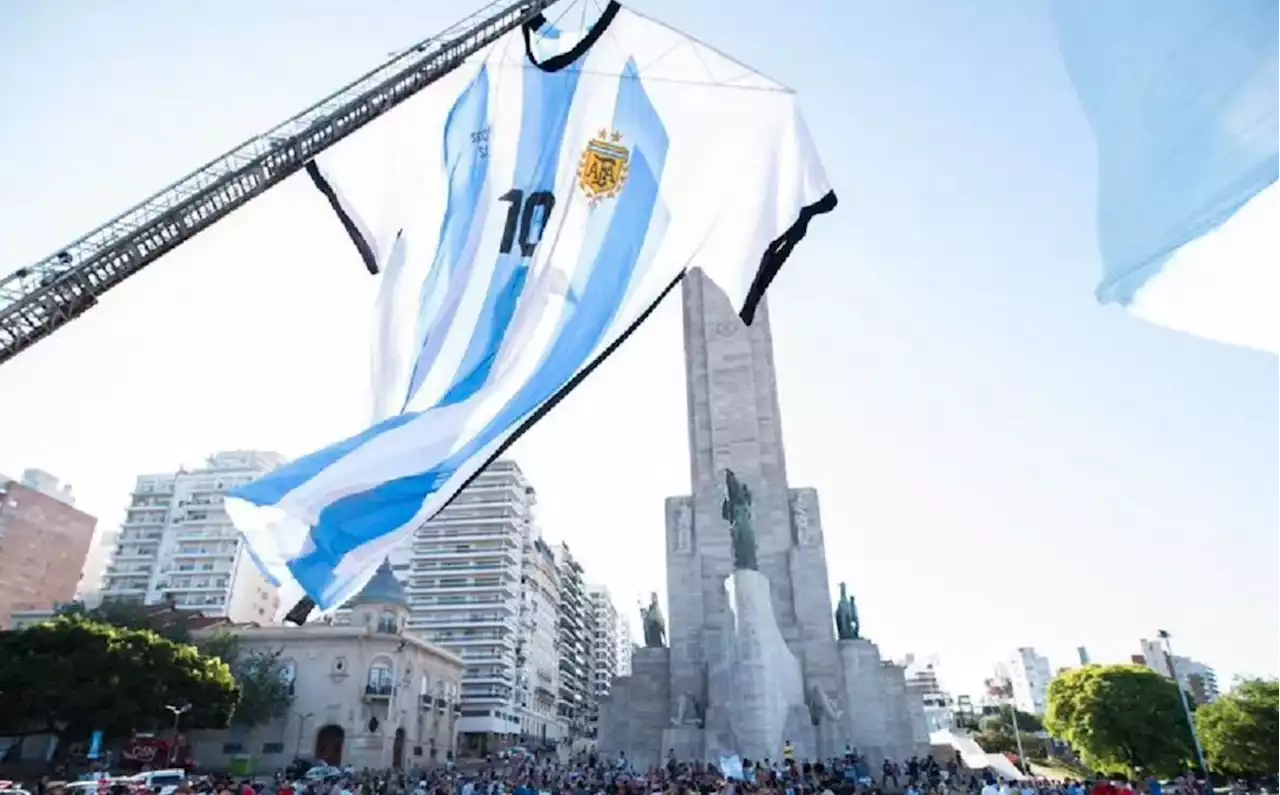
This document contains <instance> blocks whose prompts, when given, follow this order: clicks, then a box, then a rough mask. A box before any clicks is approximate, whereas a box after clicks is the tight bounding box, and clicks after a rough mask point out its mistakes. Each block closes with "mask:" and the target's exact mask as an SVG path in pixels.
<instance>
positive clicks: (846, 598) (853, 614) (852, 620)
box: [836, 583, 862, 640]
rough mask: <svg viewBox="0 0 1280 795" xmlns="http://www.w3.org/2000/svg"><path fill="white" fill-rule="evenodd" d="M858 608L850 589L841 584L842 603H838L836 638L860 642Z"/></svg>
mask: <svg viewBox="0 0 1280 795" xmlns="http://www.w3.org/2000/svg"><path fill="white" fill-rule="evenodd" d="M860 628H861V627H860V626H859V624H858V606H857V605H856V604H855V603H854V601H853V597H852V596H850V595H849V591H848V588H846V587H845V584H844V583H840V601H839V602H837V603H836V637H838V638H840V640H858V639H859V638H861V637H862V635H861V634H860V633H859V629H860Z"/></svg>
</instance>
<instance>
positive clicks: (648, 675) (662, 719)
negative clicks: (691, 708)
mask: <svg viewBox="0 0 1280 795" xmlns="http://www.w3.org/2000/svg"><path fill="white" fill-rule="evenodd" d="M670 711H671V658H670V653H669V651H668V650H667V649H665V648H643V649H636V651H635V653H634V654H633V655H632V657H631V675H630V676H624V677H621V678H618V679H615V680H613V689H612V690H611V691H610V693H609V695H608V696H606V697H605V698H604V700H603V701H602V702H601V704H600V735H599V736H600V739H599V742H597V744H596V749H597V750H598V751H599V753H601V754H603V755H605V756H608V757H612V758H615V759H616V758H617V757H618V756H619V755H620V754H625V755H626V757H627V758H628V759H629V760H630V761H631V764H632V765H633V766H634V767H635V768H636V769H637V770H648V769H649V768H650V767H654V766H657V765H660V764H662V762H663V761H664V760H665V758H666V757H665V754H666V748H664V747H663V742H664V741H665V740H664V737H663V734H664V730H666V729H669V728H671V715H670ZM677 753H678V749H677Z"/></svg>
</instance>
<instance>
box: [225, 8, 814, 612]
mask: <svg viewBox="0 0 1280 795" xmlns="http://www.w3.org/2000/svg"><path fill="white" fill-rule="evenodd" d="M446 82H447V83H448V85H445V86H439V85H438V86H434V87H433V88H432V89H431V90H428V91H426V92H424V93H423V94H422V95H420V96H419V97H415V98H414V99H412V100H410V101H409V102H407V103H405V105H404V106H402V107H401V108H399V109H397V110H396V111H393V112H391V113H389V114H388V115H387V116H386V117H384V118H383V119H380V120H378V121H375V122H373V123H372V124H371V125H370V126H369V127H368V128H367V129H365V130H362V131H361V132H359V133H357V134H356V135H354V136H352V138H351V139H349V140H348V141H346V142H344V143H342V144H339V145H338V146H337V147H335V148H334V150H333V151H332V152H330V153H327V154H326V155H325V156H323V157H322V158H321V159H320V160H319V162H317V163H315V164H313V165H312V166H311V167H310V168H309V173H310V175H311V178H312V180H313V181H314V182H315V184H316V186H317V187H318V188H320V190H321V191H322V192H323V193H324V195H325V197H326V198H327V199H328V201H329V203H330V204H331V205H332V207H333V208H334V210H335V212H336V214H337V216H338V220H340V221H341V223H342V224H343V225H344V226H345V227H346V229H347V230H348V232H349V233H350V234H351V237H352V240H353V242H354V244H355V246H354V248H353V249H352V252H353V255H355V254H358V255H359V256H360V257H361V258H362V259H363V261H364V263H365V265H366V266H368V267H369V268H370V270H372V271H374V272H378V273H380V274H381V275H380V278H381V280H382V283H381V286H380V296H379V299H378V300H379V307H378V325H377V328H376V330H375V340H374V346H373V347H374V362H373V371H374V384H373V391H374V396H375V405H376V407H377V408H376V416H375V417H374V418H373V425H372V427H370V428H369V429H368V430H367V431H365V432H364V433H361V434H359V435H358V436H355V437H352V438H350V439H346V440H344V441H342V442H339V443H338V444H335V445H332V446H330V447H328V448H325V449H323V450H320V451H319V452H316V453H313V454H311V455H308V456H306V457H304V458H301V459H299V460H298V461H295V462H294V463H292V464H290V465H288V466H285V467H283V468H281V469H279V470H277V471H275V472H273V473H271V474H270V475H268V476H266V477H264V478H263V479H261V480H259V481H257V482H255V483H253V484H250V485H249V486H246V487H244V488H241V489H239V490H237V491H236V492H235V493H234V495H233V497H234V499H232V500H229V501H228V506H227V510H228V512H229V513H230V514H231V515H232V517H233V518H234V519H235V521H236V523H237V525H238V526H239V527H240V528H241V529H242V530H243V531H244V532H245V535H246V537H247V538H248V540H249V543H250V546H251V548H252V550H253V553H254V555H255V559H256V560H257V561H258V562H259V564H260V566H261V567H262V568H263V570H264V571H265V572H266V573H267V575H268V576H269V577H270V578H271V579H272V580H273V581H274V582H275V583H276V584H277V585H279V586H280V587H281V588H282V589H283V590H282V596H283V597H284V601H285V603H286V606H287V605H288V604H290V602H289V599H290V598H291V597H301V596H302V593H303V592H305V593H306V594H307V595H309V596H310V597H311V599H312V600H313V601H314V602H315V603H316V605H317V606H319V607H320V608H321V609H326V610H327V609H332V608H336V607H339V606H341V604H342V603H343V602H344V601H345V600H346V599H348V598H349V597H350V596H352V595H353V594H354V593H355V592H356V591H357V590H358V589H359V588H361V587H362V586H363V584H364V583H365V582H366V581H367V580H368V578H369V577H371V576H372V574H373V572H374V570H375V569H376V568H377V566H378V565H379V563H380V562H381V561H382V560H383V559H384V558H385V557H386V555H387V553H388V551H389V550H390V549H391V548H392V547H393V546H395V545H396V544H397V543H398V542H400V541H402V540H403V539H404V538H405V536H406V534H409V533H411V532H412V531H413V529H414V528H416V527H417V526H418V525H420V524H421V523H422V522H423V521H425V520H426V519H428V518H430V517H431V516H432V515H434V514H435V513H436V512H438V511H439V510H440V509H441V508H443V507H444V506H445V505H446V504H447V503H448V501H449V500H450V499H452V498H453V496H454V495H455V494H456V493H457V492H458V490H459V489H461V488H462V486H463V485H464V484H465V483H466V482H467V481H468V480H470V479H471V478H472V477H473V476H474V475H475V474H476V473H477V472H478V471H479V470H480V469H482V468H483V467H484V465H485V464H486V463H487V462H489V461H490V460H492V459H493V458H494V457H496V456H497V455H498V454H499V453H500V452H501V451H502V450H504V449H505V448H506V447H507V446H508V445H509V444H510V443H511V442H512V441H514V439H515V438H516V437H518V436H519V435H520V433H522V432H523V431H524V430H525V429H526V428H528V427H529V426H530V425H531V424H532V423H534V422H536V421H537V419H538V418H539V417H540V416H541V415H542V414H543V413H545V412H546V411H547V410H548V409H549V408H550V407H551V406H552V405H553V404H554V403H555V402H557V401H558V400H559V399H560V398H561V397H563V396H564V395H565V394H567V393H568V392H569V391H570V390H572V389H573V388H574V386H576V385H577V384H578V383H579V382H580V381H581V380H582V378H584V377H585V376H586V375H587V374H588V373H589V372H590V371H591V369H592V368H593V367H594V366H595V365H596V364H598V363H599V362H600V361H601V360H602V359H603V357H604V356H606V355H607V354H608V353H610V352H611V351H612V350H613V349H615V348H616V347H617V346H618V345H619V344H620V343H621V342H623V341H624V340H625V338H626V337H627V335H628V334H629V333H630V332H631V331H632V330H634V329H635V328H636V327H637V326H638V325H639V324H640V323H641V322H643V320H644V319H645V317H646V316H647V314H648V313H649V312H650V311H651V310H652V309H653V308H654V307H655V306H656V305H657V303H658V301H659V300H661V298H662V297H663V296H664V295H665V294H666V293H667V292H669V291H670V290H671V289H672V288H673V287H674V286H675V285H676V284H677V283H678V282H679V280H680V279H681V277H682V276H683V274H685V273H686V272H687V271H688V270H689V269H691V268H701V269H702V270H703V271H704V272H705V273H707V275H709V276H710V277H711V278H712V279H713V280H714V281H715V282H716V283H717V284H718V285H719V286H720V288H721V289H723V290H724V291H725V293H726V294H727V295H728V296H729V298H730V300H732V301H733V302H735V304H736V305H737V306H738V308H739V309H740V311H741V315H742V317H743V319H744V320H745V321H747V322H750V320H751V317H752V313H753V312H754V310H755V307H756V305H757V303H758V302H759V300H760V299H761V297H762V296H763V294H764V290H765V288H766V287H767V286H768V284H769V282H770V280H771V279H772V278H773V277H774V275H775V274H776V272H777V270H778V268H779V267H780V266H781V265H782V263H783V261H784V260H785V259H786V258H787V256H788V254H789V253H790V251H791V249H792V247H793V246H794V245H795V244H796V243H797V242H798V241H799V240H800V238H802V237H803V236H804V234H805V230H806V227H807V224H808V222H809V219H810V218H811V217H812V216H814V215H815V214H818V213H823V212H827V211H829V210H831V209H832V208H833V207H834V206H835V195H834V194H833V193H832V192H831V189H830V187H829V186H828V184H827V180H826V177H825V175H824V173H823V169H822V166H821V163H820V162H819V160H818V158H817V155H816V153H815V152H814V149H813V144H812V142H811V141H810V138H809V134H808V132H807V130H806V128H805V125H804V122H803V120H802V119H801V117H800V114H799V112H798V109H797V105H796V99H795V96H794V94H793V93H792V92H791V91H789V90H788V89H786V88H785V87H783V86H781V85H779V84H777V83H775V82H773V81H771V80H769V79H768V78H765V77H763V76H762V75H760V74H758V73H756V72H754V71H752V70H751V69H749V68H747V67H745V66H742V65H741V64H739V63H737V62H735V61H733V60H732V59H730V58H728V57H726V56H724V55H722V54H720V53H718V52H716V51H715V50H714V49H712V48H710V47H708V46H706V45H704V44H701V43H699V42H697V41H695V40H693V39H691V38H689V37H688V36H685V35H684V34H681V33H679V32H678V31H675V30H672V29H671V28H668V27H666V26H664V25H662V24H660V23H658V22H655V21H653V20H650V19H648V18H645V17H643V16H641V15H639V14H636V13H634V12H631V11H629V10H626V9H623V8H621V7H620V6H619V5H618V4H617V3H616V2H615V3H610V4H609V5H608V7H607V8H606V10H605V11H604V13H603V14H602V16H601V17H600V18H599V20H597V22H596V23H595V24H594V25H593V26H592V27H591V28H590V29H589V30H587V31H585V33H583V34H582V35H578V36H570V35H569V34H566V33H561V32H558V31H554V30H551V29H550V26H549V25H547V24H546V23H545V21H544V20H534V21H533V22H531V23H529V24H527V25H525V26H523V27H522V28H521V29H519V30H517V31H515V32H513V33H512V34H510V35H508V36H506V37H504V38H502V39H501V40H499V41H497V42H496V43H494V45H492V46H491V47H490V48H488V49H487V50H486V51H485V52H483V53H480V54H478V55H477V56H476V57H475V58H473V59H472V60H471V61H470V62H468V64H467V65H466V66H464V67H463V68H462V69H460V70H458V72H456V73H454V74H453V75H450V76H449V78H446ZM437 89H439V90H437Z"/></svg>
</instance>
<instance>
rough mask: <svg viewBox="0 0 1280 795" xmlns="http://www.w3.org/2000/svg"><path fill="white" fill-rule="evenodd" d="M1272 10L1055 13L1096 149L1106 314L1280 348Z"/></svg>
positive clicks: (1270, 2)
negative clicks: (1119, 312)
mask: <svg viewBox="0 0 1280 795" xmlns="http://www.w3.org/2000/svg"><path fill="white" fill-rule="evenodd" d="M1278 8H1280V4H1278V3H1277V2H1276V0H1225V1H1222V0H1161V1H1160V2H1144V1H1143V0H1108V2H1102V3H1096V2H1095V3H1091V2H1081V1H1080V0H1055V2H1054V4H1053V12H1054V13H1053V16H1054V23H1055V26H1056V29H1057V33H1058V41H1059V45H1060V47H1061V50H1062V54H1063V58H1064V60H1065V62H1066V66H1067V72H1068V73H1069V74H1070V76H1071V79H1072V81H1073V82H1074V84H1075V87H1076V91H1077V93H1078V95H1079V98H1080V101H1081V104H1082V105H1083V107H1084V112H1085V115H1086V117H1087V118H1088V120H1089V123H1090V125H1091V126H1092V128H1093V132H1094V136H1095V138H1096V141H1097V149H1098V205H1099V206H1098V246H1099V249H1100V250H1101V254H1102V261H1103V269H1104V276H1103V280H1102V284H1101V285H1100V286H1099V288H1098V298H1099V300H1100V301H1102V302H1103V303H1114V304H1119V305H1121V306H1125V307H1127V308H1128V309H1129V310H1130V311H1131V312H1133V313H1134V314H1135V315H1137V316H1139V317H1142V318H1144V319H1146V320H1149V321H1151V322H1153V323H1157V324H1159V325H1162V326H1167V327H1169V328H1174V329H1178V330H1182V331H1188V332H1191V333H1193V334H1196V335H1198V336H1202V337H1206V338H1209V339H1214V340H1217V341H1220V342H1227V343H1232V344H1236V345H1244V346H1249V347H1253V348H1258V349H1261V350H1267V351H1272V352H1277V351H1280V313H1277V312H1276V295H1277V294H1280V234H1278V232H1277V230H1280V193H1278V192H1277V187H1276V176H1277V170H1278V168H1280V158H1278V157H1277V148H1278V147H1277V140H1278V138H1280V129H1278V127H1277V91H1278V87H1277V61H1276V42H1277V33H1276V31H1277V9H1278Z"/></svg>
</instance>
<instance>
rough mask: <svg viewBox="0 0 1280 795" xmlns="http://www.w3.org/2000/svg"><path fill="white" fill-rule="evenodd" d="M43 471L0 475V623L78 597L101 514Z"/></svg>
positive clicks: (48, 608)
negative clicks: (93, 512) (89, 511)
mask: <svg viewBox="0 0 1280 795" xmlns="http://www.w3.org/2000/svg"><path fill="white" fill-rule="evenodd" d="M74 502H75V500H74V499H73V498H72V497H71V489H70V488H69V487H66V486H59V485H58V482H57V479H56V478H54V477H53V476H51V475H49V474H48V473H45V472H41V471H39V470H28V471H27V472H26V473H25V474H24V476H23V480H22V482H17V481H13V480H7V479H0V627H8V626H9V625H10V621H11V618H12V615H13V614H14V613H27V612H32V611H42V610H52V609H53V608H54V607H55V606H56V605H58V604H60V603H62V602H70V601H71V600H72V599H74V598H75V595H76V586H77V585H78V583H79V582H80V576H81V572H82V570H83V568H84V563H85V557H86V555H88V552H89V547H90V545H91V543H92V541H93V534H94V527H95V526H96V524H97V519H95V518H94V517H92V516H90V515H89V514H87V513H85V512H84V511H81V510H78V509H77V508H76V507H75V505H74Z"/></svg>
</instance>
